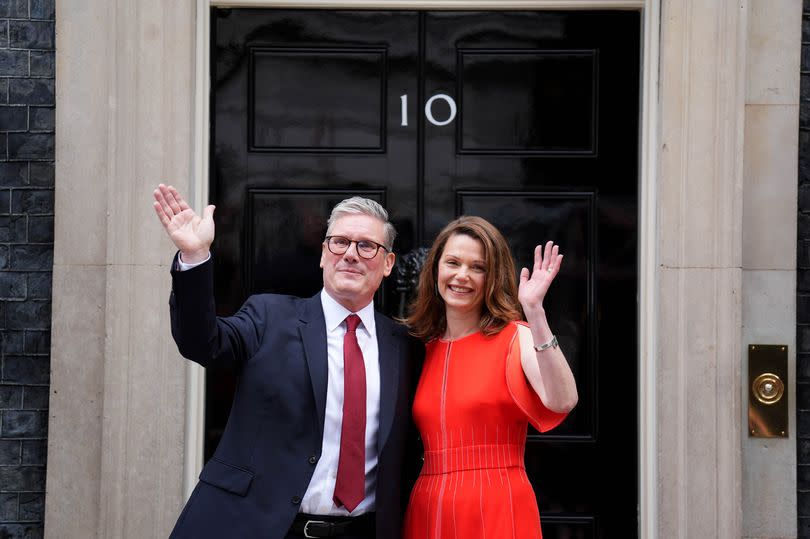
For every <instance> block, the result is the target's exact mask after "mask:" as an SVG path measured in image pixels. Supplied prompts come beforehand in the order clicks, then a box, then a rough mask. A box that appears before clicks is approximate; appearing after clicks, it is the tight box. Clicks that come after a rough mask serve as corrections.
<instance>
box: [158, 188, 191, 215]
mask: <svg viewBox="0 0 810 539" xmlns="http://www.w3.org/2000/svg"><path fill="white" fill-rule="evenodd" d="M175 193H177V189H175V188H174V187H172V186H171V185H170V186H169V187H168V189H166V191H165V192H164V193H163V196H164V198H165V199H166V202H167V203H168V204H169V207H170V208H171V209H172V211H173V212H174V213H175V214H178V213H180V212H181V211H183V208H181V207H180V203H179V202H177V199H176V198H175V197H174V194H175ZM178 196H180V195H179V194H178ZM180 199H181V200H182V197H180ZM186 206H188V205H186Z"/></svg>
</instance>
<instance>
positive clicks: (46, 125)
mask: <svg viewBox="0 0 810 539" xmlns="http://www.w3.org/2000/svg"><path fill="white" fill-rule="evenodd" d="M54 2H55V0H0V337H1V338H2V358H1V360H0V361H2V364H1V365H0V368H1V369H2V371H0V372H1V373H2V376H1V377H0V538H18V537H19V538H23V537H24V538H36V537H41V536H42V529H43V515H44V508H45V459H46V442H47V440H46V437H47V428H48V393H49V389H48V378H49V371H50V357H49V351H50V323H51V272H52V266H53V206H54V191H53V184H54V165H53V159H54V48H55V43H54V42H55V35H54V16H55V10H54Z"/></svg>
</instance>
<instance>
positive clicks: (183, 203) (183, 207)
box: [169, 185, 191, 211]
mask: <svg viewBox="0 0 810 539" xmlns="http://www.w3.org/2000/svg"><path fill="white" fill-rule="evenodd" d="M169 192H170V193H171V194H172V197H174V199H175V200H176V201H177V205H178V206H179V207H180V211H183V210H187V209H189V208H191V206H189V205H188V203H187V202H186V200H185V199H184V198H183V196H182V195H181V194H180V192H179V191H178V190H177V189H175V188H174V186H172V185H170V186H169Z"/></svg>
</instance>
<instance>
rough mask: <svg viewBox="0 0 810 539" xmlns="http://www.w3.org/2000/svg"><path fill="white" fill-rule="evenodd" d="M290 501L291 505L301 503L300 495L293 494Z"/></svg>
mask: <svg viewBox="0 0 810 539" xmlns="http://www.w3.org/2000/svg"><path fill="white" fill-rule="evenodd" d="M290 501H291V502H292V503H293V505H298V504H299V503H301V496H293V497H292V499H291V500H290Z"/></svg>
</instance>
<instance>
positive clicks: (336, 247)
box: [326, 236, 388, 259]
mask: <svg viewBox="0 0 810 539" xmlns="http://www.w3.org/2000/svg"><path fill="white" fill-rule="evenodd" d="M352 243H354V244H356V246H357V249H356V251H357V254H358V255H360V257H361V258H366V259H372V258H374V257H375V256H377V252H378V251H379V250H380V249H382V250H383V251H385V252H388V249H387V248H386V247H385V245H382V244H381V243H377V242H376V241H371V240H350V239H349V238H346V237H343V236H326V247H327V248H328V249H329V251H330V252H331V253H333V254H336V255H342V254H344V253H345V252H346V251H348V250H349V247H351V245H352Z"/></svg>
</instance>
